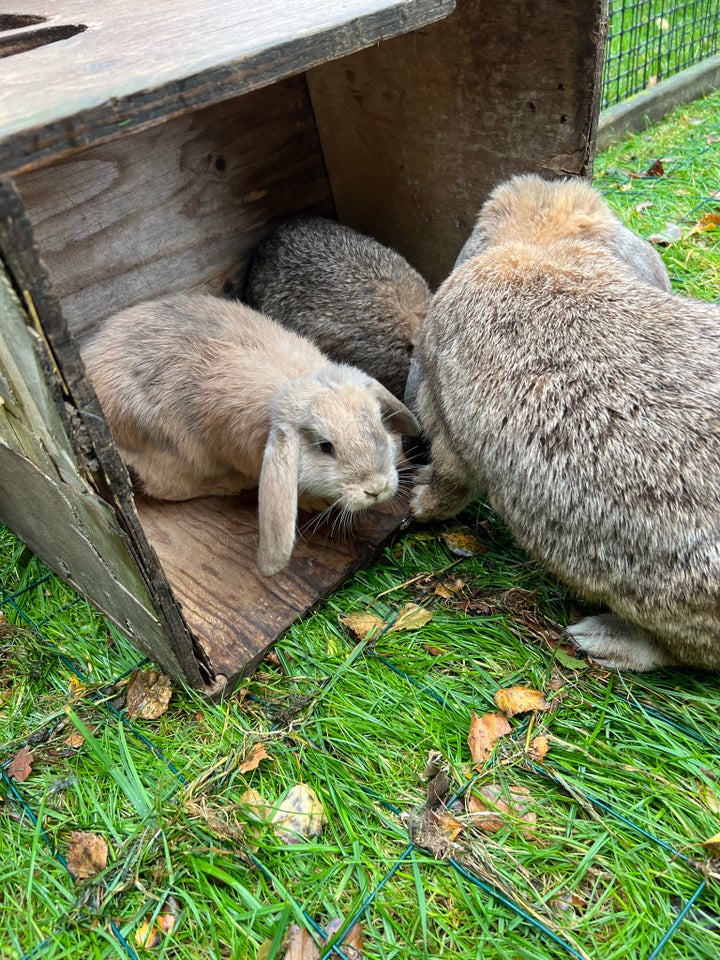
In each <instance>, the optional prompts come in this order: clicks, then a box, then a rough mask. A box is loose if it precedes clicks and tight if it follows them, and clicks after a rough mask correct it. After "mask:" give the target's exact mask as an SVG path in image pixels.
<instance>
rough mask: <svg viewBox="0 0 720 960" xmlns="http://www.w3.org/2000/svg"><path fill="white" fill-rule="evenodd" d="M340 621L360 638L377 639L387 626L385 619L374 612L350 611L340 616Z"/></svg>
mask: <svg viewBox="0 0 720 960" xmlns="http://www.w3.org/2000/svg"><path fill="white" fill-rule="evenodd" d="M340 623H343V624H344V625H345V626H346V627H348V629H349V630H350V631H351V632H352V633H354V634H355V636H356V637H357V639H358V640H375V639H377V637H379V636H380V634H381V633H382V632H383V630H384V629H385V627H386V626H387V624H386V623H385V621H384V620H381V619H380V617H376V616H374V614H372V613H349V614H348V615H347V616H346V617H340Z"/></svg>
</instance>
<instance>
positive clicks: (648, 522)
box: [412, 177, 720, 671]
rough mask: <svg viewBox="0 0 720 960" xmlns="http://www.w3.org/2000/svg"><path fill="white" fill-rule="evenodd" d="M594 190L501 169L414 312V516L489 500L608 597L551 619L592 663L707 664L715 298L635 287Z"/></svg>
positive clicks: (716, 510)
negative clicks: (423, 442) (501, 178)
mask: <svg viewBox="0 0 720 960" xmlns="http://www.w3.org/2000/svg"><path fill="white" fill-rule="evenodd" d="M599 204H600V205H602V204H603V201H602V198H600V197H599V195H598V194H597V193H596V192H595V191H594V190H593V189H592V188H591V187H589V186H588V185H586V184H585V183H583V182H581V181H561V182H554V183H544V182H542V181H540V180H539V179H538V178H536V177H517V178H514V179H512V180H510V181H509V182H507V183H505V184H502V185H501V186H499V187H498V188H497V189H496V190H495V191H494V192H493V193H492V195H491V196H490V198H489V199H488V201H487V203H486V204H485V206H484V207H483V209H482V211H481V214H480V218H479V222H478V227H479V229H480V230H481V231H482V233H483V236H484V242H483V245H482V250H481V252H480V253H479V254H478V255H477V256H475V257H474V258H472V259H469V260H467V261H466V262H465V263H463V264H462V265H461V266H460V267H459V268H458V269H457V270H455V271H454V272H453V273H452V275H451V276H450V277H449V278H448V279H447V280H446V281H445V283H444V284H443V285H442V286H441V288H440V289H439V291H438V293H437V294H436V296H435V298H434V300H433V304H432V307H431V310H430V312H429V314H428V317H427V319H426V321H425V323H424V325H423V328H422V332H421V336H420V344H419V351H420V355H421V359H422V362H423V366H424V372H425V378H424V380H423V382H422V385H421V387H420V391H419V394H418V406H419V411H420V418H421V423H422V426H423V428H424V430H425V431H426V433H427V434H428V435H429V437H430V440H431V446H432V463H431V465H430V466H428V467H425V468H423V474H422V475H421V476H420V477H419V482H418V484H417V485H416V487H415V490H414V495H413V502H412V509H413V512H414V514H415V516H416V517H418V518H419V519H423V520H429V519H430V518H432V517H449V516H452V515H454V514H455V513H456V512H457V511H458V510H460V509H461V508H462V507H463V506H464V505H465V504H466V503H467V502H468V501H469V500H470V499H471V498H472V497H474V496H476V495H483V496H485V497H487V498H488V500H489V501H490V503H491V504H492V506H493V507H494V509H495V510H496V511H497V512H498V514H499V515H500V516H501V517H502V518H504V520H505V522H506V523H507V525H508V526H509V528H510V530H511V532H512V533H513V535H514V536H515V538H516V540H517V542H518V543H519V544H520V545H521V546H522V547H523V548H524V549H526V550H527V551H528V552H529V553H530V554H531V555H532V556H534V557H535V558H536V559H537V560H538V561H539V562H540V563H541V564H543V565H544V566H545V567H546V568H547V569H548V570H549V571H550V572H551V573H552V574H554V575H555V576H557V577H558V578H559V579H561V580H563V581H565V582H566V583H567V584H569V585H570V587H571V588H572V589H573V590H575V591H576V592H577V594H579V595H580V596H582V597H585V598H587V599H589V600H592V601H599V602H602V603H604V604H606V605H607V606H608V607H609V608H610V610H611V611H612V612H611V613H605V614H600V615H599V616H593V617H587V618H585V619H583V620H581V621H580V622H579V623H577V624H575V625H574V626H571V627H570V628H569V633H570V634H571V636H572V638H573V639H574V641H575V643H576V644H577V645H578V647H579V648H580V649H582V650H584V651H585V652H587V653H588V654H590V655H591V656H592V657H593V658H594V659H595V660H596V661H597V662H599V663H601V664H604V665H606V666H608V667H612V668H618V669H629V670H637V671H644V670H651V669H654V668H655V667H658V666H663V665H677V664H682V665H690V666H696V667H701V668H706V669H711V670H718V669H720V308H718V306H717V305H714V304H711V303H705V302H702V301H698V300H694V299H690V298H688V297H683V296H679V295H675V294H672V293H669V292H668V291H667V290H666V289H664V287H663V285H660V284H657V283H655V284H654V285H653V284H651V283H648V282H647V280H646V278H645V276H644V271H642V270H641V271H640V274H641V275H640V276H639V275H638V272H637V271H636V269H634V268H636V267H637V264H636V263H635V262H632V263H628V264H625V263H623V262H622V258H619V257H618V250H617V246H616V239H614V237H615V238H616V237H617V234H613V232H612V231H611V232H610V233H609V234H608V235H606V236H605V237H604V238H603V235H602V233H601V232H598V233H597V234H596V235H595V236H594V237H593V239H592V240H590V239H587V230H586V228H585V226H584V224H586V223H587V221H588V218H590V219H591V220H592V219H597V218H599V219H602V214H601V212H600V213H598V212H596V213H593V211H597V208H598V205H599Z"/></svg>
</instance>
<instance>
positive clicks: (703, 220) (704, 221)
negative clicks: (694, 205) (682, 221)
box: [687, 213, 720, 237]
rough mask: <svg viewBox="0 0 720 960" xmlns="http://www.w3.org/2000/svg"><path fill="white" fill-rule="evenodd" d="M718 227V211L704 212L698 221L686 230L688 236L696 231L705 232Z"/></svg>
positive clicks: (719, 224) (719, 218) (719, 225)
mask: <svg viewBox="0 0 720 960" xmlns="http://www.w3.org/2000/svg"><path fill="white" fill-rule="evenodd" d="M718 227H720V213H706V214H705V215H704V216H703V217H700V219H699V220H698V222H697V223H696V224H695V225H694V226H693V227H692V229H691V230H689V231H688V234H687V235H688V237H692V236H693V235H695V234H698V233H707V232H708V231H709V230H717V229H718Z"/></svg>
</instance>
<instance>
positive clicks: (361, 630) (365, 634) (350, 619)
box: [340, 603, 433, 640]
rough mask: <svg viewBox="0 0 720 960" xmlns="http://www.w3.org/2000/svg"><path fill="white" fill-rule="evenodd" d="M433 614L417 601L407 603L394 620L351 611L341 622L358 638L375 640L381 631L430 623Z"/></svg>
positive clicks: (414, 628) (397, 631) (395, 630)
mask: <svg viewBox="0 0 720 960" xmlns="http://www.w3.org/2000/svg"><path fill="white" fill-rule="evenodd" d="M432 616H433V615H432V611H430V610H428V609H427V608H426V607H421V606H419V604H417V603H406V604H405V606H404V607H402V608H401V609H400V610H399V611H398V615H397V617H396V618H395V620H394V621H389V620H381V619H380V617H376V616H374V615H373V614H372V613H349V614H348V615H347V616H346V617H340V623H343V624H344V625H345V626H346V627H349V628H350V630H351V631H352V632H353V633H354V634H355V636H356V637H357V638H358V640H366V639H367V640H375V639H377V637H379V636H380V634H381V633H400V632H401V631H403V630H417V629H418V628H419V627H424V626H425V624H426V623H429V622H430V620H432ZM388 624H389V626H388Z"/></svg>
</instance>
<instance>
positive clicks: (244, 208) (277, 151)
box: [16, 77, 334, 334]
mask: <svg viewBox="0 0 720 960" xmlns="http://www.w3.org/2000/svg"><path fill="white" fill-rule="evenodd" d="M16 184H17V187H18V189H19V190H20V193H21V195H22V196H23V199H24V201H25V205H26V208H27V212H28V215H29V217H30V220H31V221H32V224H33V230H34V233H35V239H36V242H37V244H38V246H39V247H40V249H41V250H42V256H43V260H44V261H45V263H46V265H47V268H48V271H49V274H50V278H51V280H52V283H53V289H54V291H55V293H56V294H57V296H58V298H59V299H60V302H61V305H62V309H63V314H64V315H65V318H66V320H67V322H68V324H69V325H70V328H71V329H72V330H73V333H75V334H78V333H79V332H81V331H82V330H84V329H86V328H87V327H89V326H91V325H92V324H93V323H95V322H96V321H98V320H99V319H102V318H103V317H105V316H107V315H108V314H110V313H113V312H115V311H117V310H120V309H122V308H123V307H127V306H130V305H132V304H135V303H137V302H138V301H140V300H146V299H151V298H153V297H158V296H162V295H163V294H166V293H177V292H178V291H188V290H191V289H194V290H203V291H206V292H209V293H215V294H219V293H221V292H222V291H223V288H224V287H225V286H226V285H230V286H233V285H234V283H235V280H236V277H237V275H238V274H242V272H243V267H244V264H245V263H246V261H247V259H248V257H249V255H250V254H251V252H252V250H253V249H254V247H255V246H256V244H257V243H258V242H259V240H260V239H261V237H262V236H263V235H264V233H265V232H267V229H268V223H271V222H273V221H276V220H278V219H282V218H284V217H287V216H292V215H293V214H295V213H300V212H302V211H307V212H309V213H317V214H322V215H330V216H332V215H333V213H334V207H333V202H332V197H331V195H330V187H329V184H328V181H327V174H326V172H325V166H324V162H323V158H322V152H321V148H320V143H319V140H318V137H317V131H316V128H315V121H314V117H313V114H312V108H311V107H310V102H309V97H308V93H307V86H306V84H305V81H304V78H302V77H296V78H291V79H289V80H286V81H283V82H281V83H279V84H276V85H274V86H272V87H267V88H265V89H263V90H258V91H257V92H255V93H252V94H249V95H248V96H246V97H241V98H239V99H236V100H232V101H229V102H227V103H222V104H218V105H215V106H214V107H209V108H208V109H207V110H203V111H197V112H194V113H192V114H188V115H186V116H184V117H181V118H179V119H177V120H173V121H170V122H168V123H165V124H162V126H160V127H154V128H153V129H151V130H147V131H145V132H143V133H139V134H134V135H132V136H128V137H125V138H124V139H122V140H118V141H115V142H113V143H110V144H105V145H103V146H100V147H95V148H93V149H91V150H88V151H85V152H83V153H82V154H81V155H80V156H79V157H78V158H76V159H73V160H69V161H65V162H62V163H59V164H57V165H56V166H54V167H51V168H47V169H43V170H39V171H35V172H33V173H28V174H25V175H23V176H20V177H18V178H17V181H16Z"/></svg>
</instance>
